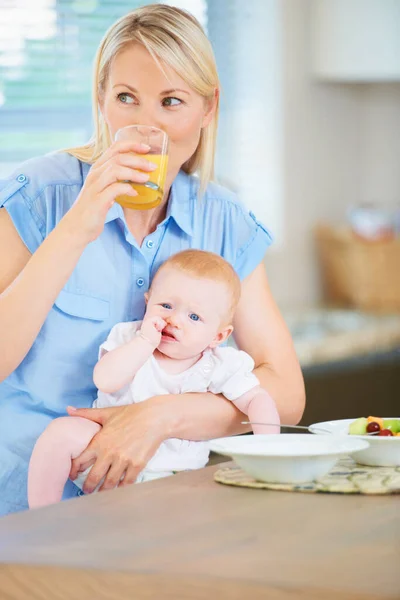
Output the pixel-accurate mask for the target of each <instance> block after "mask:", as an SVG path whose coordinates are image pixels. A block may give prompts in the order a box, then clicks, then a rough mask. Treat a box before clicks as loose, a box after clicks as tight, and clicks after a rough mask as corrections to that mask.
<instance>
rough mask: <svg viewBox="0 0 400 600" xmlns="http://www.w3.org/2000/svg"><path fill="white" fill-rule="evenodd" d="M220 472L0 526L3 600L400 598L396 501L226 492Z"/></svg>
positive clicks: (80, 502) (96, 498)
mask: <svg viewBox="0 0 400 600" xmlns="http://www.w3.org/2000/svg"><path fill="white" fill-rule="evenodd" d="M229 464H230V463H225V464H224V466H226V465H229ZM220 466H221V465H217V466H212V467H207V468H205V469H202V470H200V471H195V472H192V473H181V474H179V475H176V476H174V477H169V478H166V479H163V480H157V481H153V482H148V483H143V484H140V485H133V486H131V487H130V488H127V489H120V490H115V491H113V492H105V493H101V494H94V495H92V496H87V497H82V498H77V499H75V500H71V501H69V502H63V503H61V504H58V505H54V506H51V507H48V508H44V509H39V510H35V511H28V512H24V513H18V514H14V515H10V516H8V517H4V518H3V519H0V562H1V564H0V598H1V599H2V600H3V599H6V600H14V599H18V600H28V599H29V600H39V599H40V600H47V599H49V600H50V599H51V600H63V599H64V598H65V599H66V600H67V599H68V600H74V599H75V598H79V599H80V598H82V599H84V600H92V599H93V600H103V599H110V600H111V599H113V600H115V599H118V600H119V599H121V600H125V599H126V600H127V599H129V600H131V599H135V600H141V599H150V598H152V599H157V600H164V599H167V600H169V599H170V600H179V599H184V600H192V599H195V600H205V599H207V600H208V599H211V600H214V599H218V600H225V599H228V598H229V599H230V600H231V599H232V600H236V599H237V600H239V599H240V600H244V599H245V598H246V597H248V598H250V599H251V600H258V599H265V598H268V599H271V600H295V599H298V598H300V599H304V600H306V599H307V600H324V599H327V600H341V599H346V600H372V599H378V598H379V599H383V598H384V599H386V598H400V502H399V497H398V496H358V495H355V496H351V495H347V496H343V495H334V494H305V493H290V492H272V491H266V490H253V489H243V488H235V487H229V486H225V485H221V484H217V483H215V482H214V481H213V473H214V471H215V470H216V469H218V468H220Z"/></svg>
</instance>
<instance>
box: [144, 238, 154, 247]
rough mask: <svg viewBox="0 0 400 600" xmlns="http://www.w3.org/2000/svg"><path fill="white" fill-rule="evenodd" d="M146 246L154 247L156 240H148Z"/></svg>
mask: <svg viewBox="0 0 400 600" xmlns="http://www.w3.org/2000/svg"><path fill="white" fill-rule="evenodd" d="M146 246H147V247H148V248H152V247H153V246H154V242H153V240H147V242H146Z"/></svg>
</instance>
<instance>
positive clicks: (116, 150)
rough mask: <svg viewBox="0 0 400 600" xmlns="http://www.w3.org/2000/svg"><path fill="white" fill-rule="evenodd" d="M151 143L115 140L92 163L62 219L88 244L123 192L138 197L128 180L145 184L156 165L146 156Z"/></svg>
mask: <svg viewBox="0 0 400 600" xmlns="http://www.w3.org/2000/svg"><path fill="white" fill-rule="evenodd" d="M148 151H149V146H147V145H145V144H138V143H135V142H129V141H128V142H126V141H124V142H114V143H113V144H112V145H111V146H110V148H108V150H106V151H105V152H104V153H103V154H102V156H101V157H100V158H99V159H98V160H97V161H96V162H95V163H94V164H93V165H92V167H91V169H90V171H89V173H88V175H87V177H86V180H85V183H84V186H83V188H82V190H81V192H80V194H79V196H78V198H77V199H76V202H75V203H74V205H73V206H72V208H71V209H70V210H69V211H68V213H67V214H66V215H65V217H64V219H63V221H64V223H65V224H68V225H69V227H70V229H71V230H72V231H73V232H74V233H75V234H76V233H81V234H82V235H84V236H85V241H86V242H87V243H89V242H92V241H93V240H95V239H96V238H97V237H98V236H99V235H100V233H101V232H102V230H103V227H104V222H105V219H106V216H107V212H108V211H109V209H110V208H111V206H112V205H113V204H114V202H115V199H116V198H117V197H118V196H120V195H127V196H136V195H137V191H136V190H135V189H134V188H133V187H132V185H131V184H130V183H127V182H128V181H131V182H133V183H144V182H146V181H148V180H149V177H150V175H149V174H150V173H151V172H152V171H154V170H155V169H156V168H157V165H155V164H154V163H152V162H151V161H149V160H147V158H145V157H144V156H141V155H145V154H147V153H148Z"/></svg>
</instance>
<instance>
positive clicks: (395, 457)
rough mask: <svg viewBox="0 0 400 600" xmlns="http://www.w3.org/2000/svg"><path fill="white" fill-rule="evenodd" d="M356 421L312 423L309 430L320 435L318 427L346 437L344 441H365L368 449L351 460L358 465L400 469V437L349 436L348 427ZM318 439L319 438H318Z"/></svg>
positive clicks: (357, 453)
mask: <svg viewBox="0 0 400 600" xmlns="http://www.w3.org/2000/svg"><path fill="white" fill-rule="evenodd" d="M383 418H384V419H392V418H394V419H398V418H399V417H383ZM355 420H356V419H340V420H338V421H324V422H323V423H313V424H312V425H310V427H309V430H310V431H311V432H312V433H316V434H320V435H321V436H322V435H329V434H323V433H322V432H321V431H318V427H321V428H322V429H326V430H327V431H328V432H329V433H331V434H334V435H335V436H337V435H341V436H346V439H356V440H367V441H368V442H369V447H368V448H365V450H360V452H356V453H355V454H354V455H353V458H354V460H355V461H356V462H358V463H359V464H360V465H368V466H370V467H400V437H396V436H387V437H386V436H382V437H381V436H377V435H349V425H350V423H352V422H353V421H355ZM347 436H348V437H347ZM318 437H319V436H318Z"/></svg>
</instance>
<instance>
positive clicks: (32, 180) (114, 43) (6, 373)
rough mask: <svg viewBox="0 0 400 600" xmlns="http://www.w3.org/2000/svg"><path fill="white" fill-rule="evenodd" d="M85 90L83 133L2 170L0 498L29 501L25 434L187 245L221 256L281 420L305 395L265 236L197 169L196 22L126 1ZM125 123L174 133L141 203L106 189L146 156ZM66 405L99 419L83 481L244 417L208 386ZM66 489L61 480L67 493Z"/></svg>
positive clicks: (210, 148)
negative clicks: (96, 404) (233, 277)
mask: <svg viewBox="0 0 400 600" xmlns="http://www.w3.org/2000/svg"><path fill="white" fill-rule="evenodd" d="M93 91H94V94H93V98H94V106H93V113H94V116H95V124H96V129H95V135H94V137H93V140H92V141H91V142H90V143H89V144H87V145H86V146H84V147H80V148H73V149H69V150H68V151H64V152H58V153H53V154H50V155H46V156H44V157H41V158H37V159H32V160H30V161H28V162H26V163H25V164H23V165H22V166H21V167H20V168H19V169H18V171H17V172H16V173H14V174H13V175H12V176H11V177H10V178H9V179H8V180H6V181H4V182H2V183H1V188H0V207H2V208H0V292H1V296H0V331H1V336H0V381H1V382H2V383H0V491H1V494H0V514H5V513H7V512H12V511H16V510H21V509H24V508H26V507H27V503H26V476H27V465H28V461H29V457H30V453H31V451H32V447H33V445H34V442H35V440H36V439H37V437H38V436H39V435H40V433H41V432H42V431H43V430H44V428H45V427H46V425H47V424H48V423H49V422H50V421H51V420H52V419H53V418H55V417H57V416H60V415H62V414H65V412H66V409H67V406H68V405H75V406H78V407H89V406H90V405H91V403H92V402H93V400H94V398H95V395H96V389H95V387H94V384H93V379H92V374H93V367H94V364H95V362H96V359H97V351H98V347H99V346H100V344H101V343H102V342H103V341H104V340H105V339H106V337H107V335H108V333H109V331H110V329H111V328H112V326H113V325H114V324H115V323H117V322H121V321H133V320H137V319H141V318H142V317H143V313H144V292H145V291H146V290H147V289H148V287H149V282H150V280H151V277H152V274H153V273H154V272H155V270H156V269H157V267H158V266H159V265H160V264H161V263H162V262H163V261H164V260H165V259H166V258H167V257H168V256H169V255H171V254H173V253H175V252H177V251H179V250H182V249H184V248H189V247H193V248H202V249H205V250H210V251H213V252H217V253H219V254H220V255H222V256H223V257H224V258H226V259H227V260H228V261H229V262H231V264H232V265H233V266H234V268H235V270H236V271H237V273H238V274H239V276H240V278H241V280H242V298H241V301H240V304H239V307H238V310H237V313H236V316H235V321H234V326H235V339H236V342H237V344H238V346H239V347H240V348H242V349H243V350H245V351H247V352H248V353H249V354H250V355H251V356H252V357H253V359H254V361H255V364H256V365H257V368H256V369H255V373H256V375H257V377H258V378H259V379H260V381H261V384H262V385H263V387H265V388H266V389H267V390H268V391H269V393H270V394H271V395H272V396H273V398H274V400H275V402H276V404H277V406H278V410H279V412H280V416H281V419H282V422H293V423H294V422H297V421H298V420H299V418H300V417H301V414H302V411H303V407H304V388H303V381H302V376H301V371H300V368H299V365H298V362H297V359H296V356H295V353H294V350H293V346H292V342H291V338H290V335H289V333H288V331H287V329H286V326H285V324H284V322H283V320H282V317H281V316H280V314H279V311H278V309H277V307H276V305H275V303H274V301H273V299H272V296H271V293H270V291H269V287H268V282H267V278H266V275H265V271H264V267H263V265H262V259H263V256H264V254H265V251H266V249H267V247H268V246H269V244H270V236H269V234H268V232H267V231H266V230H265V229H264V227H263V226H262V225H260V224H259V223H258V222H257V221H256V220H255V218H254V216H252V215H251V214H249V213H248V212H247V211H246V210H245V209H244V207H243V206H242V205H241V204H240V203H239V202H238V201H237V200H236V198H235V197H234V195H233V194H231V193H230V192H228V191H227V190H225V189H223V188H221V187H219V186H217V185H215V184H211V183H209V182H210V179H211V178H212V174H213V159H214V145H215V137H216V127H217V117H218V98H219V82H218V77H217V72H216V67H215V61H214V57H213V53H212V49H211V47H210V44H209V41H208V40H207V38H206V37H205V35H204V32H203V31H202V29H201V27H200V25H199V24H198V23H197V21H196V20H195V19H194V18H193V17H192V16H190V15H189V14H187V13H186V12H184V11H181V10H179V9H176V8H172V7H169V6H165V5H158V4H157V5H148V6H146V7H143V8H140V9H137V10H135V11H133V12H132V13H130V14H129V15H127V16H126V17H123V18H122V19H120V20H119V21H118V22H117V23H116V24H115V25H114V26H112V27H111V28H110V29H109V31H108V32H107V33H106V35H105V37H104V39H103V41H102V43H101V45H100V47H99V50H98V54H97V60H96V64H95V77H94V90H93ZM137 123H140V124H145V125H153V126H156V127H159V128H160V129H162V130H164V131H166V133H167V134H168V136H169V141H170V147H169V165H168V174H167V182H166V193H165V196H164V201H163V203H162V204H161V205H160V206H159V207H156V208H154V209H151V210H148V211H139V210H138V211H136V210H130V209H124V208H122V207H121V206H120V205H119V204H116V203H114V201H115V198H116V197H117V196H119V195H121V194H133V191H132V188H131V186H130V185H129V184H127V183H122V182H123V181H124V180H125V181H126V180H130V181H133V182H142V181H143V180H144V178H146V175H145V176H144V175H143V171H145V172H150V170H151V166H150V165H149V163H148V161H147V159H146V156H145V154H146V151H147V149H146V148H145V147H140V146H138V145H135V144H133V145H132V143H128V142H113V139H114V135H115V132H116V131H117V130H118V129H119V128H121V127H124V126H126V125H132V124H137ZM195 171H199V175H200V177H199V179H198V178H197V177H193V176H191V175H190V174H191V173H194V172H195ZM147 177H148V176H147ZM132 298H133V300H132ZM68 412H69V414H76V415H79V416H84V417H86V418H88V419H92V420H93V421H96V422H98V423H100V424H101V425H102V429H101V430H100V432H99V433H98V434H97V435H96V436H95V437H94V438H93V440H92V442H91V443H90V445H89V446H88V448H87V449H86V450H85V451H84V452H83V453H82V454H81V456H80V457H78V458H77V459H76V460H75V463H74V466H73V468H72V471H71V478H74V477H75V476H76V475H77V473H78V472H79V471H82V470H84V469H86V468H87V467H88V466H90V465H94V466H93V468H92V470H91V472H90V476H89V477H88V478H87V480H86V484H85V491H87V492H90V491H92V490H93V489H94V488H95V487H96V486H97V484H98V483H99V481H100V480H101V479H102V477H103V476H106V479H105V482H104V484H103V486H102V487H103V489H108V488H112V487H114V486H115V485H116V484H117V483H118V482H119V481H120V479H121V476H122V475H123V474H125V475H127V474H129V476H125V479H124V481H123V483H121V484H120V485H127V484H129V483H132V482H133V481H134V480H135V476H136V474H137V473H138V472H139V471H141V470H142V468H143V467H144V465H145V464H146V463H147V462H148V460H149V459H150V458H151V456H152V455H153V454H154V452H155V451H156V449H157V448H158V446H159V445H160V443H161V442H162V441H163V440H165V439H167V438H171V437H174V438H185V439H193V440H202V439H210V438H215V437H220V436H224V435H231V434H234V433H239V432H243V431H244V427H243V426H242V425H240V422H241V420H242V418H243V415H242V414H241V413H240V412H239V411H238V410H237V409H236V408H235V407H234V406H233V405H232V403H230V402H228V401H226V400H225V399H224V398H222V397H219V396H214V395H213V394H211V393H208V394H184V395H181V396H178V395H177V396H173V395H168V396H167V395H165V396H158V397H154V398H152V399H151V400H149V401H147V402H144V403H141V404H137V405H132V406H124V407H117V408H108V409H104V410H103V409H98V410H97V409H89V408H83V409H82V410H75V411H74V410H73V409H71V408H70V409H68ZM78 494H79V492H78V489H77V488H76V486H74V484H73V483H72V482H69V484H68V485H67V486H66V489H65V493H64V497H65V498H70V497H73V496H76V495H78Z"/></svg>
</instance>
